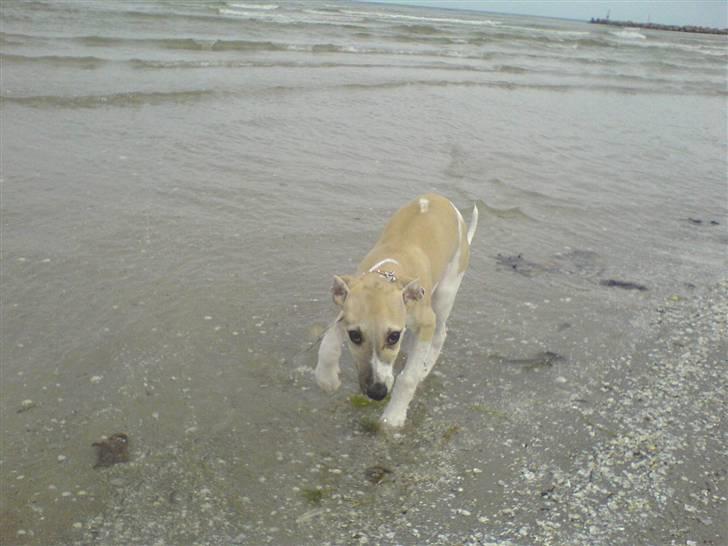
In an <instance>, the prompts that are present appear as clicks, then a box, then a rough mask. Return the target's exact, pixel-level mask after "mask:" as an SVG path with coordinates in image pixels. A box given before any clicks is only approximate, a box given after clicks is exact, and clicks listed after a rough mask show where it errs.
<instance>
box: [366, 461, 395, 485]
mask: <svg viewBox="0 0 728 546" xmlns="http://www.w3.org/2000/svg"><path fill="white" fill-rule="evenodd" d="M391 473H392V471H391V470H390V469H389V468H387V467H385V466H381V465H374V466H370V467H369V468H367V469H366V470H365V471H364V476H365V477H366V479H367V480H369V481H370V482H371V483H380V482H381V481H382V480H383V479H384V476H386V475H387V474H391Z"/></svg>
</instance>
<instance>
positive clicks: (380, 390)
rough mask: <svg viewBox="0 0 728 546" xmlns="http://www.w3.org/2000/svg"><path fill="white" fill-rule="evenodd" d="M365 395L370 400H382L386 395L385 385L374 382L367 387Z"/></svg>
mask: <svg viewBox="0 0 728 546" xmlns="http://www.w3.org/2000/svg"><path fill="white" fill-rule="evenodd" d="M367 396H368V397H369V398H371V399H372V400H382V399H383V398H384V397H385V396H387V385H385V384H384V383H374V384H373V385H370V386H369V387H367Z"/></svg>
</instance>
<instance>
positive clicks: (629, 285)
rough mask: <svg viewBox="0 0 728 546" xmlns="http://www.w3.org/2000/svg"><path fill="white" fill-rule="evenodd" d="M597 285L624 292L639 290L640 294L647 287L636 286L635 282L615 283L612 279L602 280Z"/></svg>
mask: <svg viewBox="0 0 728 546" xmlns="http://www.w3.org/2000/svg"><path fill="white" fill-rule="evenodd" d="M599 284H601V285H602V286H608V287H610V288H624V289H625V290H639V291H641V292H644V291H645V290H647V287H646V286H645V285H643V284H637V283H636V282H628V281H617V280H614V279H604V280H601V281H599Z"/></svg>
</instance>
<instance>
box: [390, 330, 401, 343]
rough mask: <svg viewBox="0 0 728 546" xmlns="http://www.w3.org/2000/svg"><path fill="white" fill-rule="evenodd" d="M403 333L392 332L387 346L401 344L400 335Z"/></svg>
mask: <svg viewBox="0 0 728 546" xmlns="http://www.w3.org/2000/svg"><path fill="white" fill-rule="evenodd" d="M400 333H401V332H391V333H390V334H389V335H388V336H387V345H397V343H398V342H399V335H400Z"/></svg>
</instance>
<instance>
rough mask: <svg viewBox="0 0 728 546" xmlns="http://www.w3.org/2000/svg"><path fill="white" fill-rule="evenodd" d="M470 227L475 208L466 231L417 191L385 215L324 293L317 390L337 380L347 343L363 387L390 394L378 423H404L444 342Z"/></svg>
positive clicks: (446, 205)
mask: <svg viewBox="0 0 728 546" xmlns="http://www.w3.org/2000/svg"><path fill="white" fill-rule="evenodd" d="M477 224H478V208H477V206H474V207H473V213H472V217H471V221H470V227H469V228H467V226H466V225H465V220H463V217H462V215H461V214H460V211H458V209H457V208H455V205H453V204H452V203H451V202H450V201H449V200H447V199H446V198H444V197H442V196H440V195H436V194H434V193H429V194H426V195H423V196H422V197H420V198H418V199H415V200H414V201H412V202H411V203H409V204H408V205H405V206H404V207H402V208H401V209H400V210H399V211H397V212H396V213H395V215H394V216H393V217H392V218H391V219H390V220H389V223H388V224H387V226H386V227H385V228H384V232H383V233H382V235H381V237H380V238H379V240H378V241H377V243H376V244H375V245H374V248H373V249H372V250H371V251H370V252H369V254H367V255H366V257H365V258H364V259H363V260H362V262H361V263H360V264H359V269H358V270H357V272H356V274H354V275H341V276H337V275H335V276H334V285H333V287H332V288H331V292H332V295H333V299H334V302H335V303H336V304H337V305H338V306H339V307H340V312H339V315H338V317H337V318H336V320H335V321H334V323H333V324H332V325H331V326H330V327H329V329H328V330H327V331H326V333H325V334H324V337H323V339H322V340H321V347H320V348H319V354H318V364H317V365H316V370H315V377H316V382H317V383H318V384H319V386H320V387H321V388H322V389H324V390H325V391H328V392H333V391H335V390H336V389H338V388H339V386H340V385H341V381H340V380H339V359H340V357H341V346H342V345H343V344H344V342H345V341H346V342H348V345H349V350H350V351H351V355H352V357H353V359H354V362H355V363H356V367H357V370H358V372H359V386H360V387H361V390H362V392H363V393H365V394H366V395H367V396H369V398H371V399H373V400H382V399H384V398H385V397H386V396H387V393H388V392H390V391H391V393H392V396H391V399H390V401H389V403H388V404H387V406H386V408H385V410H384V413H383V414H382V416H381V418H380V422H381V423H382V424H383V425H385V426H387V427H391V428H398V427H401V426H402V425H404V422H405V419H406V418H407V408H408V407H409V404H410V402H411V400H412V397H413V396H414V393H415V390H416V389H417V385H419V383H420V382H421V381H422V380H423V379H424V378H425V377H427V375H428V374H429V373H430V371H431V370H432V367H433V366H434V365H435V362H436V361H437V357H438V356H439V355H440V350H441V349H442V345H443V343H444V342H445V336H446V335H447V329H446V324H445V323H446V321H447V318H448V316H449V315H450V311H451V310H452V306H453V303H454V302H455V296H456V295H457V291H458V288H459V287H460V282H461V281H462V280H463V275H464V274H465V269H466V268H467V266H468V261H469V258H470V243H471V241H472V240H473V235H474V234H475V229H476V227H477ZM405 330H407V339H406V340H404V341H403V338H404V333H405ZM402 343H406V345H407V346H406V352H407V355H408V358H407V363H406V365H405V367H404V369H403V370H402V372H401V373H400V374H399V376H398V377H397V381H396V383H395V377H394V369H393V368H394V362H395V360H396V358H397V355H398V354H399V351H400V348H401V346H402ZM392 385H394V389H392Z"/></svg>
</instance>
